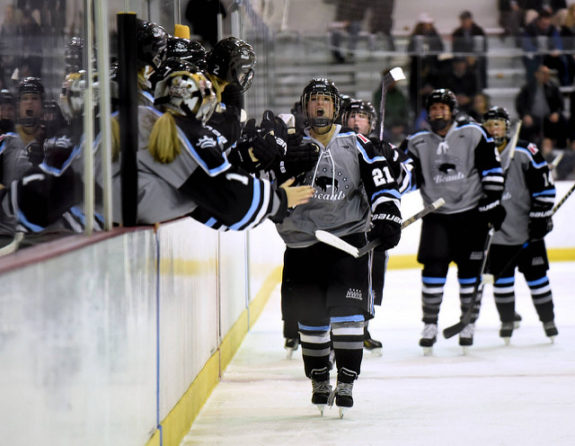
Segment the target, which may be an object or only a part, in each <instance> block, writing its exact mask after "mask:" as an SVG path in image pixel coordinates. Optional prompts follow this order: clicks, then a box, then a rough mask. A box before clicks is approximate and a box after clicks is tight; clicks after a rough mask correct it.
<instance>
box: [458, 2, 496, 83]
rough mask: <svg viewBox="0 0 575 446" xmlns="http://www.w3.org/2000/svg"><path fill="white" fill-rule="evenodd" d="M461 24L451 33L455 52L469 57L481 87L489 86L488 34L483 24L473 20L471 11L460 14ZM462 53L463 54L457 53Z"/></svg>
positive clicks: (470, 64)
mask: <svg viewBox="0 0 575 446" xmlns="http://www.w3.org/2000/svg"><path fill="white" fill-rule="evenodd" d="M459 20H460V22H461V26H460V27H459V28H457V29H456V30H455V31H453V33H452V34H451V38H452V41H453V46H452V49H453V52H454V53H456V56H465V57H467V62H468V64H469V68H470V69H471V70H474V71H475V72H476V73H477V77H478V79H479V81H480V87H481V88H486V87H487V59H486V57H485V54H486V53H487V35H486V34H485V31H484V30H483V28H482V27H481V26H479V25H478V24H477V23H475V22H474V21H473V15H472V14H471V12H469V11H463V12H462V13H461V14H460V15H459ZM457 53H462V54H457Z"/></svg>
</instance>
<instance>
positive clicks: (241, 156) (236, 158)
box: [228, 119, 258, 173]
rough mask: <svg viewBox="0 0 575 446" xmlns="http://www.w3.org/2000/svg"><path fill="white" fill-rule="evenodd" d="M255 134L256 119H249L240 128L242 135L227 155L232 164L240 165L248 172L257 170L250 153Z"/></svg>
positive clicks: (256, 134)
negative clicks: (242, 127)
mask: <svg viewBox="0 0 575 446" xmlns="http://www.w3.org/2000/svg"><path fill="white" fill-rule="evenodd" d="M257 136H258V131H257V129H256V120H255V119H250V120H248V122H246V125H245V127H244V129H243V130H242V135H241V137H240V139H239V141H238V144H237V146H236V148H235V149H234V150H232V151H231V152H230V154H229V156H228V158H229V160H230V162H231V163H232V164H233V165H234V166H238V167H241V168H242V169H244V170H246V171H248V172H250V173H256V172H257V170H258V166H257V161H255V160H254V159H253V158H252V157H251V154H250V149H252V146H253V141H254V140H255V139H256V137H257ZM252 151H253V150H252Z"/></svg>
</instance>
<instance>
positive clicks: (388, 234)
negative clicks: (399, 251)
mask: <svg viewBox="0 0 575 446" xmlns="http://www.w3.org/2000/svg"><path fill="white" fill-rule="evenodd" d="M367 238H368V239H369V240H370V241H371V240H375V239H377V238H378V239H380V240H381V244H380V245H379V246H378V247H377V248H375V249H376V250H377V251H387V250H388V249H391V248H393V247H394V246H396V245H397V244H398V243H399V240H400V238H401V214H400V213H399V211H398V210H397V208H396V207H395V206H393V205H390V204H387V205H379V206H378V208H377V212H375V213H373V214H372V216H371V230H370V231H369V232H368V233H367Z"/></svg>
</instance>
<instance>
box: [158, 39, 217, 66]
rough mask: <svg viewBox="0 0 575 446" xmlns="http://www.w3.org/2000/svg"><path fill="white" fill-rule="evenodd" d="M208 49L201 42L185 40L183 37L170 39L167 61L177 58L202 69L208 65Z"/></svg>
mask: <svg viewBox="0 0 575 446" xmlns="http://www.w3.org/2000/svg"><path fill="white" fill-rule="evenodd" d="M206 54H207V52H206V49H205V48H204V47H203V45H202V44H201V43H200V42H196V41H195V40H189V39H184V38H183V37H172V36H170V37H169V38H168V50H167V54H166V59H171V58H177V59H181V60H185V61H186V62H191V63H193V64H194V65H196V66H197V67H198V68H200V69H204V68H205V65H206Z"/></svg>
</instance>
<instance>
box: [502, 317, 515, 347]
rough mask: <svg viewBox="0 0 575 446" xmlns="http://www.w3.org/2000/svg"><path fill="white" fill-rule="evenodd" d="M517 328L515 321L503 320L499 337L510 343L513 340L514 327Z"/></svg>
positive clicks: (506, 343)
mask: <svg viewBox="0 0 575 446" xmlns="http://www.w3.org/2000/svg"><path fill="white" fill-rule="evenodd" d="M514 328H515V322H502V323H501V328H500V329H499V337H501V338H503V342H505V345H509V343H510V342H511V335H512V334H513V329H514Z"/></svg>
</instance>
